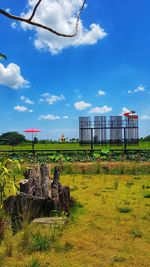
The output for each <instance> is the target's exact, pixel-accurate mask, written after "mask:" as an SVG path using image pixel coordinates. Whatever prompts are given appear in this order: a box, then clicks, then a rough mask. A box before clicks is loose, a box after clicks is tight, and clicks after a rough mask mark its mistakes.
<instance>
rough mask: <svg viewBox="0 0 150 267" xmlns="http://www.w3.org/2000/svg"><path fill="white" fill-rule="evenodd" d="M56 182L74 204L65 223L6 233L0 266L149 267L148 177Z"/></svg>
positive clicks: (84, 177) (76, 178)
mask: <svg viewBox="0 0 150 267" xmlns="http://www.w3.org/2000/svg"><path fill="white" fill-rule="evenodd" d="M61 182H62V183H63V184H65V185H69V186H70V188H71V195H72V196H73V197H74V198H75V199H76V200H77V205H76V207H74V209H73V210H72V213H71V217H70V219H69V221H68V223H67V224H66V225H65V226H64V228H61V229H56V228H53V229H52V228H49V227H44V226H42V227H38V226H37V227H35V226H33V225H30V226H28V227H25V228H24V231H22V232H19V233H17V234H16V235H15V236H11V233H10V231H6V237H5V240H4V241H3V242H2V244H1V247H0V259H1V266H3V267H12V266H13V267H46V266H51V267H56V266H59V267H85V266H86V267H109V266H110V267H111V266H122V267H126V266H127V267H140V266H142V267H148V266H150V253H149V252H150V227H149V225H150V177H149V176H148V175H141V176H140V175H136V176H135V175H104V174H97V175H91V174H84V175H83V174H82V175H77V174H76V175H75V174H72V175H62V176H61ZM51 232H52V234H53V235H52V234H50V233H51ZM31 233H32V234H31ZM33 234H34V235H33ZM33 236H34V242H33ZM35 236H36V237H37V236H38V237H40V238H38V239H35ZM52 236H53V238H52ZM42 238H43V239H42ZM44 238H45V239H44ZM48 240H49V241H50V243H49V245H48ZM35 241H36V242H35ZM41 242H43V243H42V244H43V247H42V248H43V250H42V251H39V250H40V249H39V248H41V246H40V245H41ZM31 248H32V249H31Z"/></svg>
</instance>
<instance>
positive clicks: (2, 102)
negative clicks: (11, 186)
mask: <svg viewBox="0 0 150 267" xmlns="http://www.w3.org/2000/svg"><path fill="white" fill-rule="evenodd" d="M35 2H36V1H35V0H30V1H29V3H28V1H25V0H22V1H19V0H15V1H10V0H7V1H6V0H5V1H4V0H2V1H1V4H0V6H1V8H3V9H5V10H7V9H9V10H10V12H11V13H13V14H17V15H19V14H21V13H23V16H25V15H26V14H29V13H30V10H31V9H32V7H33V4H34V3H35ZM64 2H65V3H64ZM81 3H82V1H81V0H75V1H69V0H66V1H60V0H57V1H55V0H53V1H52V0H43V3H42V6H41V8H40V7H39V9H38V14H37V16H38V17H37V19H38V20H40V21H41V22H44V23H46V24H48V25H49V26H52V27H54V28H55V29H57V30H59V31H61V32H67V33H68V31H70V32H71V31H73V26H74V21H75V15H74V14H75V12H74V11H75V10H77V8H79V6H80V4H81ZM29 4H30V5H29ZM149 10H150V1H149V0H143V1H141V0H132V1H131V0H126V1H120V0H113V1H110V0H95V1H89V0H87V4H86V8H85V9H84V10H83V13H82V16H81V20H80V23H79V33H78V35H77V37H75V38H69V39H66V38H63V37H57V36H55V35H53V34H51V33H49V32H47V31H43V30H42V31H41V30H39V29H37V28H32V29H31V28H29V27H28V26H27V25H25V24H24V25H23V24H19V23H16V22H15V21H12V20H9V19H7V18H5V17H3V16H2V15H0V25H1V27H0V32H1V35H0V36H1V37H0V52H1V53H3V54H6V55H7V57H8V59H7V60H3V61H0V113H1V129H0V132H1V133H3V132H6V131H18V132H20V133H23V130H24V129H27V128H31V127H34V128H38V129H41V130H42V132H41V133H40V134H38V137H39V138H44V139H45V138H49V139H51V138H52V139H58V138H59V137H60V135H61V134H62V133H64V135H65V137H68V138H71V137H78V117H79V116H89V115H90V116H95V115H106V116H110V115H119V114H121V113H122V112H124V111H126V110H135V111H136V112H137V114H138V115H139V126H140V136H146V135H148V134H150V104H149V103H150V75H149V74H150V50H149V48H150V18H149ZM68 18H70V21H69V22H68Z"/></svg>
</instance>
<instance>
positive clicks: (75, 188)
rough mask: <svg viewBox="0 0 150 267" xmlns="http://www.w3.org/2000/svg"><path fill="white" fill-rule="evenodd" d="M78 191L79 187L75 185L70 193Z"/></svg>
mask: <svg viewBox="0 0 150 267" xmlns="http://www.w3.org/2000/svg"><path fill="white" fill-rule="evenodd" d="M77 189H78V186H76V185H74V186H73V187H72V188H70V191H75V190H77Z"/></svg>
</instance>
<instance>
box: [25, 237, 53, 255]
mask: <svg viewBox="0 0 150 267" xmlns="http://www.w3.org/2000/svg"><path fill="white" fill-rule="evenodd" d="M50 244H51V240H50V238H49V237H48V236H46V235H42V234H41V233H40V232H38V233H35V234H31V243H30V244H29V251H31V252H33V251H46V250H48V249H49V247H50Z"/></svg>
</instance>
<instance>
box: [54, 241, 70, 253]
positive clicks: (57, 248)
mask: <svg viewBox="0 0 150 267" xmlns="http://www.w3.org/2000/svg"><path fill="white" fill-rule="evenodd" d="M72 248H73V245H72V244H71V243H70V242H66V243H65V244H64V245H59V244H56V245H55V251H56V252H69V251H70V250H71V249H72Z"/></svg>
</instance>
